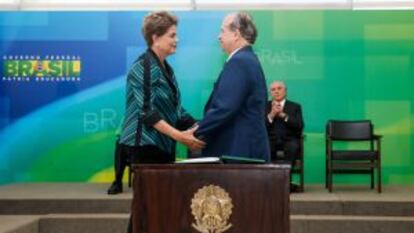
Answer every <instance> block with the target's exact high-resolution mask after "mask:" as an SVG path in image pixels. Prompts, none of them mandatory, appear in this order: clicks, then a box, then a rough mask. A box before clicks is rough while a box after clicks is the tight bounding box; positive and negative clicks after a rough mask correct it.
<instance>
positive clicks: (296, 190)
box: [290, 183, 301, 193]
mask: <svg viewBox="0 0 414 233" xmlns="http://www.w3.org/2000/svg"><path fill="white" fill-rule="evenodd" d="M300 191H301V190H300V187H299V185H297V184H293V183H292V184H290V193H299V192H300Z"/></svg>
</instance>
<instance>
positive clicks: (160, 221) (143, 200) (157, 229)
mask: <svg viewBox="0 0 414 233" xmlns="http://www.w3.org/2000/svg"><path fill="white" fill-rule="evenodd" d="M133 169H134V183H133V188H134V195H133V204H132V215H133V225H134V227H133V229H134V233H197V232H198V231H197V230H195V229H194V228H193V227H192V224H193V223H194V222H195V220H194V217H193V215H192V214H191V200H192V198H193V197H194V194H195V193H196V192H197V191H198V190H199V189H200V188H202V187H203V186H206V185H217V186H220V187H221V188H223V189H224V190H226V192H227V193H228V194H229V195H230V197H231V198H232V203H233V206H234V207H233V209H232V215H231V217H230V219H229V222H230V223H231V224H232V227H231V228H230V229H228V230H227V231H225V233H288V232H289V166H283V165H282V166H280V165H229V164H169V165H135V166H134V167H133Z"/></svg>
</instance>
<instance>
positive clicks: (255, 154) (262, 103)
mask: <svg viewBox="0 0 414 233" xmlns="http://www.w3.org/2000/svg"><path fill="white" fill-rule="evenodd" d="M266 102H267V88H266V82H265V77H264V74H263V70H262V67H261V65H260V62H259V60H258V58H257V56H256V55H255V54H254V52H253V50H252V48H251V47H250V46H246V47H244V48H242V49H240V50H239V51H237V52H236V53H235V54H234V55H233V56H232V57H231V59H230V60H229V61H228V62H226V64H225V65H224V68H223V70H222V72H221V74H220V76H219V78H218V80H217V82H216V83H215V84H214V89H213V92H212V93H211V96H210V98H209V100H208V102H207V104H206V106H205V108H204V118H203V120H201V121H200V122H199V128H198V129H197V131H196V132H195V136H197V137H199V138H201V139H202V140H204V141H205V142H206V143H207V145H206V147H205V148H204V149H203V151H202V155H203V156H222V155H227V156H236V157H246V158H257V159H264V160H265V161H266V162H268V161H270V151H269V141H268V136H267V131H266V125H265V120H264V118H263V114H264V113H265V108H266Z"/></svg>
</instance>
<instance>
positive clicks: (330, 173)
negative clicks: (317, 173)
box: [328, 170, 332, 193]
mask: <svg viewBox="0 0 414 233" xmlns="http://www.w3.org/2000/svg"><path fill="white" fill-rule="evenodd" d="M328 190H329V192H330V193H331V192H332V171H331V170H328Z"/></svg>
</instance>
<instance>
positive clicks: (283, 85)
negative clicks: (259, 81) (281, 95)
mask: <svg viewBox="0 0 414 233" xmlns="http://www.w3.org/2000/svg"><path fill="white" fill-rule="evenodd" d="M275 84H279V85H280V86H282V87H284V88H285V90H287V87H286V84H285V82H283V81H280V80H276V81H274V82H272V84H270V86H273V85H275Z"/></svg>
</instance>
